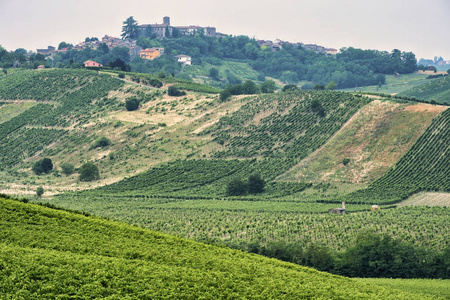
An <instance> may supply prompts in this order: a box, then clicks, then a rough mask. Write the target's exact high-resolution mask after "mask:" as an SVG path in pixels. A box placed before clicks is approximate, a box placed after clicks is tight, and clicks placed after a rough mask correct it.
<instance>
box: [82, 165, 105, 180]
mask: <svg viewBox="0 0 450 300" xmlns="http://www.w3.org/2000/svg"><path fill="white" fill-rule="evenodd" d="M78 173H80V177H79V179H80V181H93V180H98V179H100V172H99V170H98V167H97V166H96V165H95V164H94V163H93V162H87V163H85V164H83V165H82V166H81V167H80V169H79V170H78Z"/></svg>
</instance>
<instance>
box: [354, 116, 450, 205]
mask: <svg viewBox="0 0 450 300" xmlns="http://www.w3.org/2000/svg"><path fill="white" fill-rule="evenodd" d="M420 191H445V192H449V191H450V109H447V110H446V111H444V112H443V113H442V114H441V115H439V116H438V117H437V118H436V119H434V120H433V122H432V124H431V125H430V126H429V127H428V128H427V130H426V131H425V132H424V133H423V134H422V136H421V137H420V138H419V139H418V140H417V142H416V143H415V144H414V145H413V147H412V148H411V149H410V150H409V151H408V152H407V153H406V154H405V155H404V156H403V157H402V158H401V159H400V161H399V162H398V163H397V164H396V165H395V166H394V167H393V168H392V169H390V170H389V171H388V172H387V173H386V174H385V175H384V176H382V177H381V178H379V179H378V180H376V181H375V182H374V183H373V184H371V185H370V186H369V187H368V188H367V189H363V190H360V191H357V192H354V193H352V194H350V195H346V196H345V198H346V199H347V201H348V202H353V203H369V202H371V203H378V204H379V203H383V204H389V203H396V202H399V201H401V200H404V199H406V198H407V197H408V196H410V195H411V194H413V193H417V192H420Z"/></svg>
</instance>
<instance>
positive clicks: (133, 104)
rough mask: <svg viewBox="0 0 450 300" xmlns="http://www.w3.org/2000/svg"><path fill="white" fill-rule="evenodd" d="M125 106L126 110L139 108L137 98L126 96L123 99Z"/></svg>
mask: <svg viewBox="0 0 450 300" xmlns="http://www.w3.org/2000/svg"><path fill="white" fill-rule="evenodd" d="M125 108H126V109H127V110H128V111H133V110H136V109H138V108H139V100H138V99H137V98H136V97H131V98H128V99H127V100H126V101H125Z"/></svg>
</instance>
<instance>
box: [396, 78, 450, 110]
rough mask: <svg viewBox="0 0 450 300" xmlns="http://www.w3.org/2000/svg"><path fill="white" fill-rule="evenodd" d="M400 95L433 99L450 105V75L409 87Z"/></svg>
mask: <svg viewBox="0 0 450 300" xmlns="http://www.w3.org/2000/svg"><path fill="white" fill-rule="evenodd" d="M399 96H406V97H416V98H417V99H425V100H428V101H432V100H433V101H435V102H436V103H441V104H442V103H447V105H448V104H450V76H446V77H442V78H436V79H430V80H427V82H426V83H424V84H422V85H419V86H416V87H414V88H411V89H408V90H406V91H404V92H402V93H400V94H399Z"/></svg>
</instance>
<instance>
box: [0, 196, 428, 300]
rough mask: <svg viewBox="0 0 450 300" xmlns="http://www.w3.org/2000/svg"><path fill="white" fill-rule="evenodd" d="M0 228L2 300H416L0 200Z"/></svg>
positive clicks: (267, 261)
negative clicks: (352, 299) (217, 299)
mask: <svg viewBox="0 0 450 300" xmlns="http://www.w3.org/2000/svg"><path fill="white" fill-rule="evenodd" d="M0 225H1V226H0V240H1V242H0V252H1V253H2V255H0V266H2V267H1V268H0V278H1V283H2V284H1V293H2V296H3V297H5V298H7V299H16V298H30V299H55V298H61V299H68V298H83V299H84V298H90V299H94V298H117V299H119V298H120V299H127V298H142V299H185V298H186V299H190V298H192V299H211V298H230V299H231V298H233V299H234V298H246V299H250V298H261V299H280V298H288V299H303V298H311V297H315V298H323V299H332V298H334V297H336V295H337V294H339V297H345V298H352V297H353V296H354V295H356V294H357V295H358V296H359V297H361V298H365V299H370V298H373V299H380V298H389V299H396V298H398V299H404V298H405V297H408V299H415V298H417V299H424V297H423V296H422V295H421V296H420V297H419V296H415V295H407V294H405V293H403V292H400V291H396V290H391V289H385V288H377V289H373V287H372V286H370V285H364V284H361V283H360V282H358V281H356V280H352V279H349V278H343V277H339V276H335V275H331V274H327V273H323V272H318V271H316V270H313V269H309V268H306V267H302V266H298V265H294V264H288V263H284V262H281V261H278V260H274V259H267V258H264V257H262V256H255V255H249V254H246V253H243V252H241V251H236V250H231V249H227V248H224V247H217V246H212V245H206V244H201V243H197V242H194V241H189V240H186V239H183V238H178V237H173V236H169V235H166V234H161V233H157V232H154V231H150V230H146V229H142V228H138V227H135V226H131V225H128V224H125V223H119V222H113V221H108V220H104V219H99V218H96V217H84V216H82V215H77V214H74V213H69V212H64V211H56V210H52V209H49V208H44V207H39V206H36V205H31V204H24V203H19V202H17V201H11V200H5V199H0ZM342 286H345V289H342Z"/></svg>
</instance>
